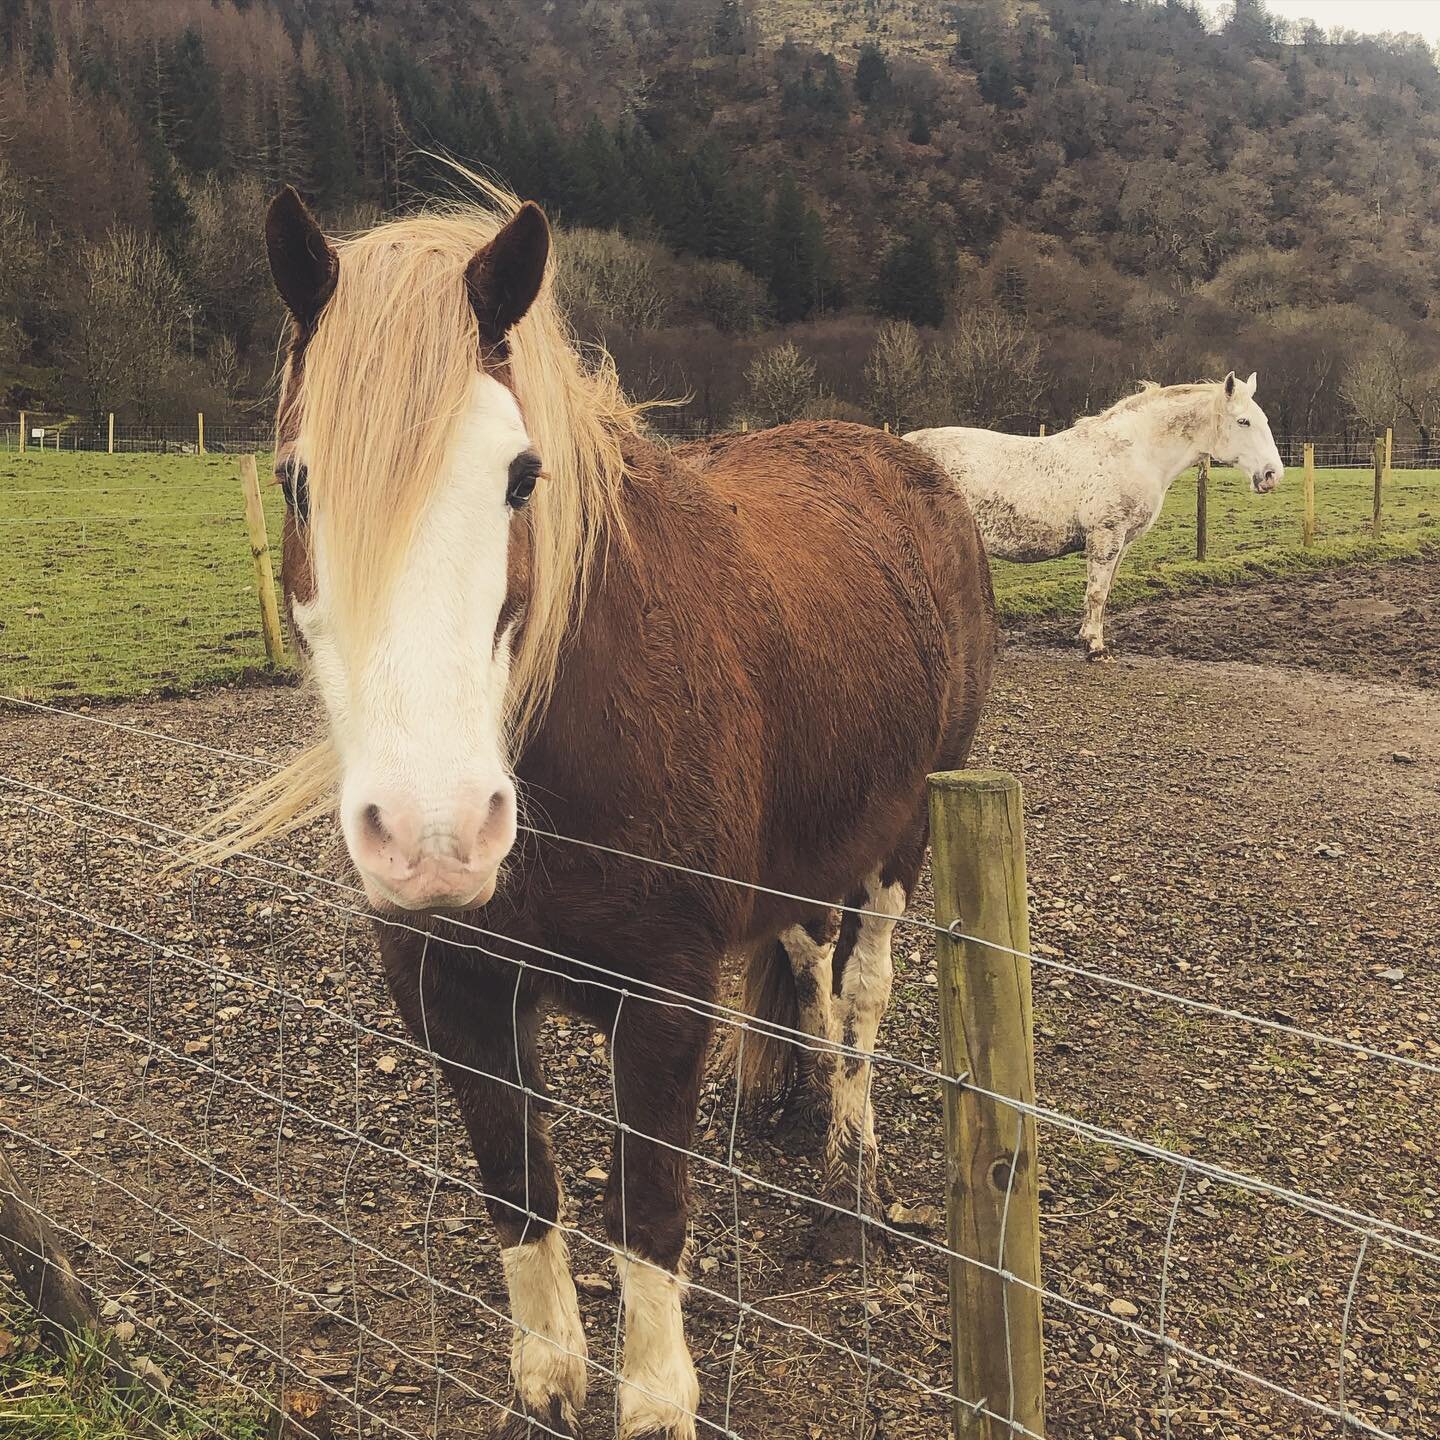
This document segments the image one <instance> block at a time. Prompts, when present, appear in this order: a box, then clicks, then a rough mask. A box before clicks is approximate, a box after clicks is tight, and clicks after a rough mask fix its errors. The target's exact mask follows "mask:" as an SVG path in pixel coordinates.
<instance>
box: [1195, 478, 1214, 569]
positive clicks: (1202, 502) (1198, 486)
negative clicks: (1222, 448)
mask: <svg viewBox="0 0 1440 1440" xmlns="http://www.w3.org/2000/svg"><path fill="white" fill-rule="evenodd" d="M1209 504H1210V457H1209V456H1208V455H1202V456H1201V457H1200V463H1199V464H1198V465H1197V466H1196V467H1195V558H1196V559H1197V560H1203V559H1204V558H1205V541H1206V530H1207V528H1208V526H1209Z"/></svg>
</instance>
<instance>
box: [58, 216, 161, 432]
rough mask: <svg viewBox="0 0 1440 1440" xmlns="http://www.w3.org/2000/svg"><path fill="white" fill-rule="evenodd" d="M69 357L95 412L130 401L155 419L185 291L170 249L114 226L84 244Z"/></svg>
mask: <svg viewBox="0 0 1440 1440" xmlns="http://www.w3.org/2000/svg"><path fill="white" fill-rule="evenodd" d="M66 301H67V310H68V320H69V324H68V334H67V336H66V342H65V348H66V352H67V358H68V359H69V362H70V365H71V367H72V369H73V372H74V374H75V376H76V379H77V382H78V385H79V391H80V394H79V397H78V398H79V400H80V403H81V407H82V408H83V409H84V410H85V411H86V412H87V413H88V414H90V415H92V416H96V417H98V416H100V415H102V414H103V413H104V412H105V411H106V410H116V409H119V408H120V407H121V406H122V405H125V404H133V405H134V406H135V407H136V409H137V410H138V411H139V413H140V416H141V418H142V419H146V420H148V419H151V418H152V417H153V416H154V414H155V413H156V408H157V405H158V403H159V401H160V400H161V398H162V395H163V391H164V386H165V381H166V377H167V375H168V374H169V372H170V371H171V370H172V368H173V366H174V363H175V341H176V338H177V335H178V333H179V329H180V326H181V323H182V320H183V312H182V305H183V303H184V295H183V293H182V291H181V287H180V281H179V279H178V278H177V276H176V274H175V271H174V270H173V269H172V268H171V265H170V261H169V259H168V258H167V257H166V255H165V252H164V251H163V250H162V249H161V248H160V246H159V245H157V244H156V243H155V242H154V241H153V240H151V239H149V238H148V237H146V236H142V235H139V234H137V233H136V232H135V231H133V230H128V229H122V228H118V227H117V228H115V229H112V230H110V231H109V233H108V234H107V235H106V236H105V238H104V240H102V241H101V242H100V243H99V244H97V245H86V246H84V247H83V248H82V249H81V251H80V254H79V257H78V262H77V264H76V266H75V272H74V274H73V276H72V277H71V280H70V290H69V294H68V295H67V297H66Z"/></svg>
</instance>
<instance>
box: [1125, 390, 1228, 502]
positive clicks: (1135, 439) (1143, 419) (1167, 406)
mask: <svg viewBox="0 0 1440 1440" xmlns="http://www.w3.org/2000/svg"><path fill="white" fill-rule="evenodd" d="M1116 418H1117V420H1118V421H1119V428H1120V430H1121V433H1123V434H1124V435H1125V436H1126V437H1127V438H1128V439H1129V440H1130V441H1131V442H1132V444H1133V453H1134V455H1135V457H1136V460H1137V462H1138V463H1139V464H1140V465H1141V466H1142V467H1143V468H1144V469H1145V470H1146V471H1147V472H1148V473H1150V474H1151V475H1153V477H1154V479H1155V481H1156V483H1157V484H1158V485H1159V486H1160V489H1161V490H1162V492H1163V491H1166V490H1169V488H1170V487H1171V485H1173V484H1174V483H1175V481H1176V479H1177V478H1178V477H1179V476H1180V475H1182V474H1183V473H1184V472H1185V471H1186V470H1188V469H1189V468H1190V466H1192V465H1193V464H1195V462H1196V461H1197V460H1199V458H1200V457H1201V456H1202V455H1204V454H1206V453H1207V452H1208V451H1209V448H1210V446H1212V445H1213V444H1214V443H1215V400H1214V398H1213V397H1212V396H1211V395H1209V394H1207V393H1203V392H1202V393H1200V394H1196V395H1185V396H1174V395H1168V396H1167V395H1166V394H1165V392H1164V391H1158V392H1156V397H1155V400H1154V402H1153V403H1152V404H1150V405H1146V406H1141V407H1137V408H1136V409H1135V410H1134V411H1132V412H1131V413H1130V414H1128V415H1122V416H1118V417H1116Z"/></svg>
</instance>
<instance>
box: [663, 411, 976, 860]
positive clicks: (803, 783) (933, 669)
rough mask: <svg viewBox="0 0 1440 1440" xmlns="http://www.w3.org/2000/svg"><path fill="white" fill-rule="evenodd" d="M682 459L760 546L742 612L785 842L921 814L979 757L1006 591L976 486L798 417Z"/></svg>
mask: <svg viewBox="0 0 1440 1440" xmlns="http://www.w3.org/2000/svg"><path fill="white" fill-rule="evenodd" d="M682 459H690V460H691V461H692V462H693V463H696V464H697V465H698V468H699V472H700V477H701V479H702V481H703V483H704V485H705V486H706V488H707V489H708V490H709V491H710V492H711V493H713V494H714V495H715V496H717V497H718V498H719V499H720V501H721V502H722V504H723V505H724V506H725V507H726V508H727V509H728V510H729V512H730V515H731V516H732V522H731V524H732V530H733V535H734V538H735V540H736V542H737V544H738V546H739V549H740V551H741V553H742V554H743V557H744V560H743V569H744V572H745V574H744V579H743V583H742V584H741V585H740V586H738V587H737V590H739V591H740V592H743V593H740V594H736V593H734V592H732V594H731V597H730V602H729V606H728V613H729V619H730V623H731V626H732V627H733V638H734V641H735V642H736V643H737V644H738V645H739V646H740V647H741V650H742V651H743V652H744V654H745V655H746V657H747V661H748V664H749V665H750V667H751V670H752V675H753V678H754V681H755V686H756V693H758V694H759V695H760V696H761V697H762V698H761V703H762V706H763V707H764V709H765V710H766V712H767V713H766V720H765V735H764V744H765V746H766V749H767V752H768V756H767V758H768V760H769V761H770V762H771V763H772V765H773V774H772V776H771V783H772V786H773V787H774V795H773V799H774V800H775V801H776V802H777V805H776V806H772V809H771V814H772V815H774V816H776V817H777V818H778V819H779V829H781V830H783V831H784V832H785V833H784V835H783V836H781V837H780V843H781V845H782V848H790V847H792V846H795V847H798V849H799V851H800V852H801V853H803V852H804V851H805V850H806V849H807V848H809V847H811V846H813V845H823V844H824V843H825V839H826V835H825V832H826V831H827V830H831V831H834V830H844V829H846V828H847V827H851V828H858V829H861V830H864V829H871V830H873V831H874V832H875V833H876V834H877V835H879V834H881V833H883V832H887V831H897V832H900V831H903V830H904V829H905V827H906V826H907V825H913V823H914V819H915V815H916V810H917V806H923V800H924V777H925V775H926V774H927V773H928V772H929V771H930V770H932V769H935V768H943V767H945V766H948V765H952V764H956V763H959V761H960V759H961V758H963V751H964V750H965V749H966V748H968V745H969V741H970V738H971V736H972V735H973V733H974V729H975V726H976V724H977V723H978V719H979V714H980V707H981V705H982V703H983V701H984V698H985V695H986V693H987V692H988V688H989V681H990V672H991V665H992V659H993V654H994V645H995V611H994V598H993V593H992V590H991V584H990V571H989V565H988V562H987V560H986V558H985V552H984V547H983V545H982V544H981V540H980V535H979V532H978V530H977V528H976V525H975V521H974V519H973V517H972V516H971V514H970V510H969V507H968V505H967V503H966V501H965V498H964V496H963V495H962V494H961V493H960V492H959V491H958V490H957V489H956V487H955V486H954V485H953V484H952V483H951V482H950V480H949V478H948V477H947V476H946V475H945V474H944V472H943V471H942V470H941V469H940V468H939V467H938V466H937V465H936V464H935V463H934V462H933V461H932V460H930V459H929V458H928V457H926V456H924V455H923V454H922V453H921V452H919V451H918V450H916V449H914V448H913V447H910V446H907V445H905V444H904V443H903V442H901V441H900V440H899V439H897V438H896V437H894V436H891V435H886V434H883V433H882V432H880V431H878V430H872V429H869V428H867V427H865V426H859V425H846V424H840V423H833V422H814V423H808V424H799V425H793V426H784V427H780V428H778V429H775V430H770V431H761V432H756V433H754V434H750V435H745V436H739V437H733V438H731V439H729V440H727V441H725V442H719V443H712V444H711V445H709V446H707V447H704V448H703V449H698V450H696V451H693V452H690V454H689V455H682ZM827 807H834V808H833V809H827ZM871 858H872V860H878V859H879V858H880V856H878V855H877V856H872V857H871ZM853 878H856V877H854V876H850V877H847V879H853Z"/></svg>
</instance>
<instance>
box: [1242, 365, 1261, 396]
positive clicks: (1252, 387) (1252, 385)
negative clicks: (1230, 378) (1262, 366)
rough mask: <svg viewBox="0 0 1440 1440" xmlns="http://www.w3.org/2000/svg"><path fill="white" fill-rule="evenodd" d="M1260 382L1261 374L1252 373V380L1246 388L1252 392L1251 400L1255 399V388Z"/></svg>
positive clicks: (1247, 383) (1246, 383) (1248, 381)
mask: <svg viewBox="0 0 1440 1440" xmlns="http://www.w3.org/2000/svg"><path fill="white" fill-rule="evenodd" d="M1258 380H1259V373H1258V372H1257V371H1255V370H1252V371H1251V372H1250V378H1249V379H1248V380H1247V381H1246V382H1245V388H1246V389H1247V390H1248V391H1249V392H1250V398H1251V399H1252V400H1253V399H1254V398H1255V386H1256V383H1257V381H1258Z"/></svg>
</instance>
